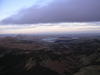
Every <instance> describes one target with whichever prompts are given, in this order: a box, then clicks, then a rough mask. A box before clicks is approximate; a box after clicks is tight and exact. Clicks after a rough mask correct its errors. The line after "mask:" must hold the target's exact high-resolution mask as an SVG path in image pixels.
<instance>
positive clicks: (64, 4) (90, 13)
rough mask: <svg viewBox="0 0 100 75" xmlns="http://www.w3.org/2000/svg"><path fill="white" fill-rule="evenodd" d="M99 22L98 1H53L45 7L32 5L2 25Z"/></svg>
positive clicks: (7, 19) (99, 10)
mask: <svg viewBox="0 0 100 75" xmlns="http://www.w3.org/2000/svg"><path fill="white" fill-rule="evenodd" d="M92 21H100V0H55V1H54V2H52V3H49V4H48V5H45V6H42V7H40V6H37V5H34V6H32V7H30V8H27V9H22V10H20V12H19V13H18V14H16V15H13V16H10V17H8V18H5V19H3V20H2V21H1V23H3V24H35V23H61V22H92Z"/></svg>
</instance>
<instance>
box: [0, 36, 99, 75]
mask: <svg viewBox="0 0 100 75" xmlns="http://www.w3.org/2000/svg"><path fill="white" fill-rule="evenodd" d="M48 38H57V39H55V40H54V41H53V42H48V41H43V40H42V39H48ZM0 75H100V37H99V36H96V37H83V38H82V37H74V38H73V37H67V36H16V37H3V38H0Z"/></svg>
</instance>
